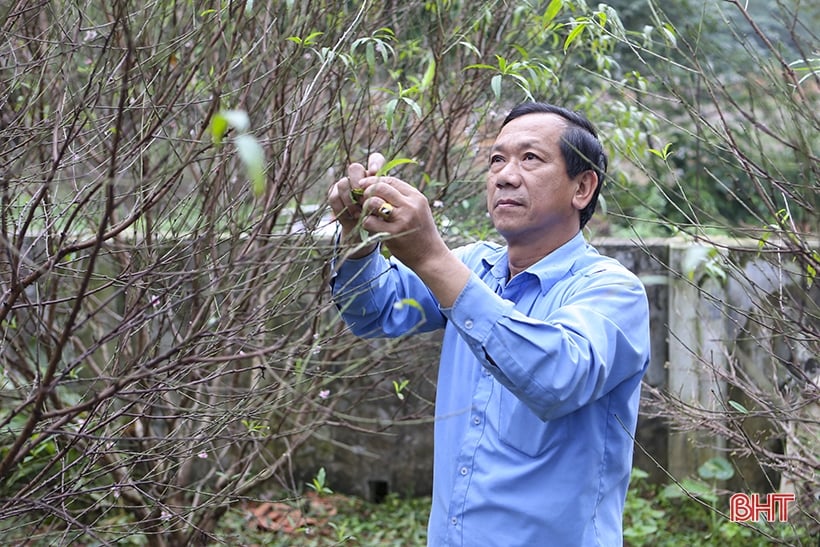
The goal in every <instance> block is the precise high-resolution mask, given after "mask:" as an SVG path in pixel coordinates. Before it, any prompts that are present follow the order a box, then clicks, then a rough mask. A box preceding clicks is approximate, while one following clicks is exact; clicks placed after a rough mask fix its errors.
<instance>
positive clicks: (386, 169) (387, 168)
mask: <svg viewBox="0 0 820 547" xmlns="http://www.w3.org/2000/svg"><path fill="white" fill-rule="evenodd" d="M407 163H413V164H418V161H416V160H414V159H411V158H395V159H392V160H390V161H388V162H387V163H385V164H384V165H383V166H382V168H381V169H379V170H378V172H377V173H376V176H377V177H383V176H384V175H386V174H387V173H389V172H390V170H391V169H394V168H395V167H398V166H399V165H405V164H407ZM413 302H415V300H413ZM416 304H417V305H418V302H416Z"/></svg>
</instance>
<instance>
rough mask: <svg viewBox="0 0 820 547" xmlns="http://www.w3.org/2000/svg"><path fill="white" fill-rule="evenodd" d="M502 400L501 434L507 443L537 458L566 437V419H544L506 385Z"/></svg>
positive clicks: (560, 444) (499, 422)
mask: <svg viewBox="0 0 820 547" xmlns="http://www.w3.org/2000/svg"><path fill="white" fill-rule="evenodd" d="M500 403H501V404H500V405H499V419H498V425H499V427H498V436H499V439H500V440H501V442H502V443H504V444H505V445H507V446H510V447H511V448H514V449H515V450H518V451H519V452H522V453H523V454H526V455H527V456H530V457H532V458H535V457H538V456H542V455H544V454H546V453H547V452H548V451H550V450H557V449H558V448H560V447H561V446H562V445H563V444H564V441H565V439H567V437H568V433H567V429H568V428H567V424H566V420H563V419H559V420H553V421H549V422H545V421H543V420H542V419H541V418H539V417H538V416H536V415H535V414H534V413H533V412H532V411H531V410H530V409H529V408H528V407H527V405H525V404H524V403H522V402H521V401H520V400H519V399H518V398H517V397H515V395H513V394H512V393H510V392H509V391H508V390H506V389H502V390H501V401H500Z"/></svg>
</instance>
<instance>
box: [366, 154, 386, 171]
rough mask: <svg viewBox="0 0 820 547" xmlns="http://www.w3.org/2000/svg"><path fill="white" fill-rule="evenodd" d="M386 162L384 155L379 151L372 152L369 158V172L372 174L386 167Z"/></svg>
mask: <svg viewBox="0 0 820 547" xmlns="http://www.w3.org/2000/svg"><path fill="white" fill-rule="evenodd" d="M384 163H385V160H384V156H382V155H381V154H379V153H378V152H373V153H372V154H370V157H369V158H367V174H368V175H370V176H373V175H375V174H376V173H378V172H379V170H380V169H381V168H382V167H384Z"/></svg>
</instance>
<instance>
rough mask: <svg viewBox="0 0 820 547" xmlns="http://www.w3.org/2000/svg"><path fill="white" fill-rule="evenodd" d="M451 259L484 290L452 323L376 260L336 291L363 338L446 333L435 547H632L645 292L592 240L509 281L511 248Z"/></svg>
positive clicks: (365, 261) (408, 278)
mask: <svg viewBox="0 0 820 547" xmlns="http://www.w3.org/2000/svg"><path fill="white" fill-rule="evenodd" d="M454 252H455V253H456V254H457V255H458V256H459V258H460V259H461V260H462V261H463V262H464V263H465V264H466V265H467V266H468V267H469V268H470V269H471V270H472V271H473V274H472V276H471V278H470V280H469V281H468V283H467V285H466V286H465V287H464V289H463V291H462V292H461V294H460V295H459V296H458V298H457V299H456V301H455V303H454V304H453V306H452V307H451V308H441V307H440V306H439V305H438V302H437V300H436V298H435V297H434V296H433V295H432V293H430V291H429V290H428V289H427V288H426V286H425V285H424V284H423V283H422V282H421V280H420V279H419V278H418V277H417V276H416V275H415V274H414V273H413V272H412V271H411V270H409V269H408V268H406V267H405V266H404V265H402V264H401V263H399V262H398V261H395V260H392V259H391V260H386V259H385V258H383V257H382V256H381V255H380V254H379V253H378V252H374V253H372V254H371V255H369V256H367V257H365V258H362V259H359V260H348V261H347V262H345V263H344V264H342V265H341V266H340V268H339V270H338V272H337V274H336V276H335V279H334V280H333V292H334V296H335V299H336V302H337V305H338V306H339V309H340V310H341V311H342V316H343V318H344V320H345V322H346V323H347V324H348V325H349V326H350V327H351V329H352V330H353V332H354V333H356V334H357V335H359V336H363V337H375V336H398V335H402V334H407V333H408V332H413V331H419V332H420V331H429V330H433V329H438V328H444V329H445V332H444V340H443V344H442V352H441V361H440V364H439V374H438V384H437V395H436V412H435V414H436V420H435V445H434V446H435V448H434V452H435V454H434V468H433V474H434V476H433V504H432V508H431V515H430V522H429V528H428V544H429V545H431V546H439V545H459V546H466V547H481V546H500V547H513V546H551V545H555V546H557V547H571V546H586V545H603V546H607V547H609V546H615V545H621V544H622V543H623V540H622V518H623V506H624V500H625V497H626V491H627V487H628V483H629V474H630V470H631V466H632V450H633V437H634V433H635V426H636V422H637V415H638V403H639V399H640V384H641V378H642V376H643V374H644V372H645V370H646V367H647V365H648V363H649V310H648V304H647V299H646V293H645V291H644V288H643V285H642V284H641V282H640V281H639V280H638V279H637V277H636V276H635V275H633V274H632V273H631V272H629V271H628V270H626V269H625V268H624V267H623V266H622V265H621V264H619V263H618V262H617V261H615V260H613V259H610V258H607V257H603V256H601V255H599V254H598V252H597V251H596V250H595V249H594V248H593V247H592V246H590V245H588V244H587V243H586V241H585V240H584V238H583V236H582V234H581V233H580V232H579V234H578V235H577V236H576V237H575V238H573V239H572V240H570V241H569V242H568V243H566V244H565V245H563V246H562V247H560V248H559V249H557V250H555V251H554V252H552V253H550V254H549V255H548V256H547V257H545V258H543V259H542V260H540V261H539V262H537V263H536V264H534V265H532V266H531V267H530V268H528V269H527V270H526V271H524V272H521V273H520V274H518V275H517V276H515V277H514V278H512V279H511V280H510V281H507V277H508V273H509V270H508V260H507V250H506V248H505V247H499V246H496V245H493V244H489V243H477V244H473V245H469V246H467V247H463V248H460V249H457V250H456V251H454ZM405 299H412V304H408V301H407V300H405ZM403 300H404V304H401V302H402V301H403Z"/></svg>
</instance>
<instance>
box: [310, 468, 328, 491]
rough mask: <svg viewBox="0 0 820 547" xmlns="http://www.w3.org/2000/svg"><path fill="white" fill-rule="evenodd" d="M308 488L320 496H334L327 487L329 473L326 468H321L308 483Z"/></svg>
mask: <svg viewBox="0 0 820 547" xmlns="http://www.w3.org/2000/svg"><path fill="white" fill-rule="evenodd" d="M307 486H308V488H310V489H311V490H313V491H314V492H316V493H317V494H318V495H319V496H326V495H328V494H332V493H333V490H331V489H330V488H328V486H327V472H326V471H325V468H324V467H320V468H319V471H318V472H317V473H316V476H315V477H313V480H312V481H311V482H309V483H307Z"/></svg>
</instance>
